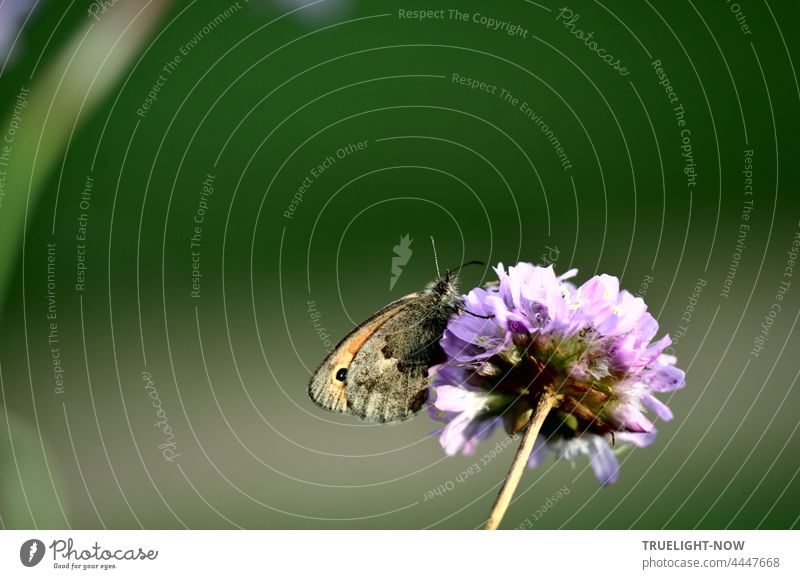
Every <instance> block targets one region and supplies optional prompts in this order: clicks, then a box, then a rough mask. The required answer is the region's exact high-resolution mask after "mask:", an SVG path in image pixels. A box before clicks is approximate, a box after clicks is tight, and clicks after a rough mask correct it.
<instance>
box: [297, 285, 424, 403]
mask: <svg viewBox="0 0 800 579" xmlns="http://www.w3.org/2000/svg"><path fill="white" fill-rule="evenodd" d="M420 296H421V293H414V294H410V295H407V296H405V297H402V298H400V299H399V300H396V301H394V302H392V303H390V304H389V305H387V306H386V307H385V308H383V309H382V310H380V311H379V312H377V313H376V314H375V315H373V316H372V317H370V318H369V319H367V320H366V321H364V322H363V323H361V324H359V325H358V326H357V327H356V328H355V329H353V331H351V332H350V333H349V334H347V335H346V336H345V337H344V338H342V339H341V341H339V343H338V344H336V347H335V348H334V349H333V351H332V352H331V353H330V354H328V356H327V357H326V358H325V359H324V360H323V361H322V363H321V364H320V365H319V367H318V368H317V369H316V371H315V372H314V375H313V376H312V377H311V382H309V385H308V395H309V396H310V397H311V399H312V400H313V401H314V402H316V403H317V404H318V405H319V406H322V407H323V408H327V409H328V410H333V411H335V412H347V413H351V414H353V413H354V412H353V411H352V410H351V409H350V405H349V403H348V400H347V393H346V391H345V385H346V380H347V378H345V380H340V379H338V378H337V373H340V371H341V370H344V372H349V369H350V366H351V363H352V361H353V359H354V358H355V356H356V354H357V353H358V351H359V350H360V349H361V348H362V347H363V345H364V344H365V342H367V341H368V340H369V339H370V338H371V337H372V336H373V335H375V332H377V331H378V330H379V329H380V328H381V326H383V324H385V323H386V321H387V320H389V319H391V318H392V317H393V316H395V315H397V313H398V312H400V311H402V310H403V309H405V308H406V307H407V306H408V304H409V303H411V302H412V301H413V300H414V299H418V298H419V297H420Z"/></svg>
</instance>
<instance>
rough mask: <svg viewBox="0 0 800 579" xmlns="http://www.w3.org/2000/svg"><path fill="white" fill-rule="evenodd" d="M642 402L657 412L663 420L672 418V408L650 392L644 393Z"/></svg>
mask: <svg viewBox="0 0 800 579" xmlns="http://www.w3.org/2000/svg"><path fill="white" fill-rule="evenodd" d="M642 404H644V405H645V406H647V407H648V408H649V409H650V410H652V411H653V412H655V413H656V416H658V417H659V418H660V419H661V420H672V410H670V409H669V407H668V406H667V405H666V404H664V403H663V402H661V400H659V399H658V398H656V397H655V396H653V395H652V394H650V393H649V392H646V393H644V394H643V395H642Z"/></svg>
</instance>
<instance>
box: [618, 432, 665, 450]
mask: <svg viewBox="0 0 800 579" xmlns="http://www.w3.org/2000/svg"><path fill="white" fill-rule="evenodd" d="M616 437H617V441H619V442H630V443H631V444H635V445H636V446H638V447H643V446H650V445H651V444H653V442H654V441H655V439H656V431H655V429H653V430H652V431H650V432H618V433H617V434H616Z"/></svg>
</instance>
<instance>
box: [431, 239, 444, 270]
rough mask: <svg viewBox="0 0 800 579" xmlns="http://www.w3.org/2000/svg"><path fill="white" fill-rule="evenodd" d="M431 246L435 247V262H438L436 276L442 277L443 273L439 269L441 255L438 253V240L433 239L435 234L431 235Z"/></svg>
mask: <svg viewBox="0 0 800 579" xmlns="http://www.w3.org/2000/svg"><path fill="white" fill-rule="evenodd" d="M431 247H433V263H435V264H436V276H437V277H442V274H441V272H440V271H439V256H438V255H436V242H435V241H434V240H433V235H431Z"/></svg>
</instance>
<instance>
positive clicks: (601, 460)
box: [589, 436, 619, 486]
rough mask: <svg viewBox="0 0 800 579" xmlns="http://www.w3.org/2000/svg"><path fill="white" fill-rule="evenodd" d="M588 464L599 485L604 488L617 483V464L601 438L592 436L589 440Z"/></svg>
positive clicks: (615, 458) (612, 452) (611, 451)
mask: <svg viewBox="0 0 800 579" xmlns="http://www.w3.org/2000/svg"><path fill="white" fill-rule="evenodd" d="M589 464H590V465H591V467H592V471H594V476H595V477H597V480H598V481H599V482H600V484H601V485H603V486H606V485H610V484H612V483H615V482H617V479H618V478H619V462H617V457H616V456H614V451H613V450H611V448H610V447H609V446H608V443H607V442H606V439H605V438H603V437H602V436H592V437H591V438H590V439H589Z"/></svg>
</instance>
